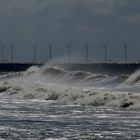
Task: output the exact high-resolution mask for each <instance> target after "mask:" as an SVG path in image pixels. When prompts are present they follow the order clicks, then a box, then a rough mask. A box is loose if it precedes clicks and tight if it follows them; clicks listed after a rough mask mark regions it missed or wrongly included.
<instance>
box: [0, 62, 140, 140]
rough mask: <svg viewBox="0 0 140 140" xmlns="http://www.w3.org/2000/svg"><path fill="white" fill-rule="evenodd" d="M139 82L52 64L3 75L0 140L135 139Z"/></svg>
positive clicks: (131, 77) (0, 78) (129, 77)
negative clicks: (0, 139)
mask: <svg viewBox="0 0 140 140" xmlns="http://www.w3.org/2000/svg"><path fill="white" fill-rule="evenodd" d="M139 77H140V71H139V70H138V71H136V72H134V73H132V74H128V73H119V74H111V73H110V74H109V73H107V72H102V73H97V72H96V73H95V72H94V70H93V71H92V70H83V69H79V67H75V68H74V69H73V70H71V69H70V67H67V66H62V65H52V64H50V65H45V66H43V67H38V66H33V67H31V68H29V69H28V70H27V71H25V72H17V73H15V72H13V73H3V74H1V76H0V114H1V115H0V138H2V139H6V140H7V139H14V140H15V139H17V140H18V139H21V140H24V139H35V140H43V139H44V140H45V139H52V140H54V139H59V140H67V139H137V138H140V135H139V132H140V127H139V126H140V125H139V119H140V117H139V109H140V78H139ZM15 124H16V125H15Z"/></svg>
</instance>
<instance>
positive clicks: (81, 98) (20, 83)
mask: <svg viewBox="0 0 140 140" xmlns="http://www.w3.org/2000/svg"><path fill="white" fill-rule="evenodd" d="M10 75H12V73H11V74H10ZM13 75H14V74H13ZM15 75H16V74H15ZM8 77H9V76H7V78H4V79H1V81H0V98H6V99H7V98H8V99H23V100H33V99H40V100H46V101H53V102H55V103H59V104H62V103H65V104H79V105H93V106H110V107H122V108H130V109H140V92H139V91H140V88H139V90H138V91H137V93H136V92H135V89H134V84H137V85H138V87H139V77H140V72H139V71H137V72H135V73H133V74H132V75H128V74H119V75H107V74H95V73H92V72H86V71H80V70H79V71H77V70H76V71H70V70H65V69H63V68H61V67H54V66H53V67H52V66H50V67H41V68H39V67H31V68H29V69H28V70H27V71H26V72H24V73H22V74H21V75H20V76H12V77H11V76H10V77H9V78H8ZM127 85H129V88H128V87H127V88H126V86H127ZM132 88H133V89H134V90H133V92H130V91H131V89H132ZM135 88H136V87H135ZM124 89H125V90H124Z"/></svg>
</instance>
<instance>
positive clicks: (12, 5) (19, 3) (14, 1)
mask: <svg viewBox="0 0 140 140" xmlns="http://www.w3.org/2000/svg"><path fill="white" fill-rule="evenodd" d="M45 5H46V0H0V15H1V16H6V17H10V16H22V15H31V14H35V13H36V12H38V11H40V10H41V9H43V8H44V7H45Z"/></svg>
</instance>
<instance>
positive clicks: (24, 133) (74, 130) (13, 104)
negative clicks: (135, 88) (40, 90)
mask: <svg viewBox="0 0 140 140" xmlns="http://www.w3.org/2000/svg"><path fill="white" fill-rule="evenodd" d="M138 138H140V111H126V110H120V109H112V108H103V107H92V106H80V105H62V104H61V105H60V104H59V105H58V104H54V103H48V102H46V101H37V100H34V101H31V100H30V101H25V100H1V101H0V139H5V140H10V139H13V140H25V139H34V140H43V139H52V140H53V139H64V140H65V139H138Z"/></svg>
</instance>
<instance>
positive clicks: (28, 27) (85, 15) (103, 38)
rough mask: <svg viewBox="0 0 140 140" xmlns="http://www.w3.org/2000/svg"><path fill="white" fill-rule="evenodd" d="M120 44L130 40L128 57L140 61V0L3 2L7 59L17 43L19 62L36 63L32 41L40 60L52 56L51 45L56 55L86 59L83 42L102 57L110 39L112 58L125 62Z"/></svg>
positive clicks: (0, 37)
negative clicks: (50, 54) (70, 55)
mask: <svg viewBox="0 0 140 140" xmlns="http://www.w3.org/2000/svg"><path fill="white" fill-rule="evenodd" d="M122 42H128V43H129V49H128V55H129V61H139V60H140V55H139V54H140V1H139V0H0V43H1V45H2V44H3V45H4V46H5V59H6V60H8V59H9V55H10V52H9V45H10V44H15V45H16V47H15V59H16V61H32V58H33V55H32V54H33V45H37V55H38V60H40V61H45V60H46V59H47V58H48V44H50V43H52V44H53V48H54V54H53V55H54V56H55V57H62V56H65V55H66V54H67V50H66V47H65V46H67V45H68V44H70V45H71V46H72V55H73V58H77V59H81V60H84V58H85V53H84V52H85V50H84V45H85V43H88V44H89V46H90V53H89V55H90V56H89V57H90V60H93V61H102V60H103V54H104V53H103V48H102V47H101V45H102V44H105V43H107V44H108V46H109V49H108V59H111V60H112V61H121V60H123V59H124V56H123V53H124V52H123V45H122Z"/></svg>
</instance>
